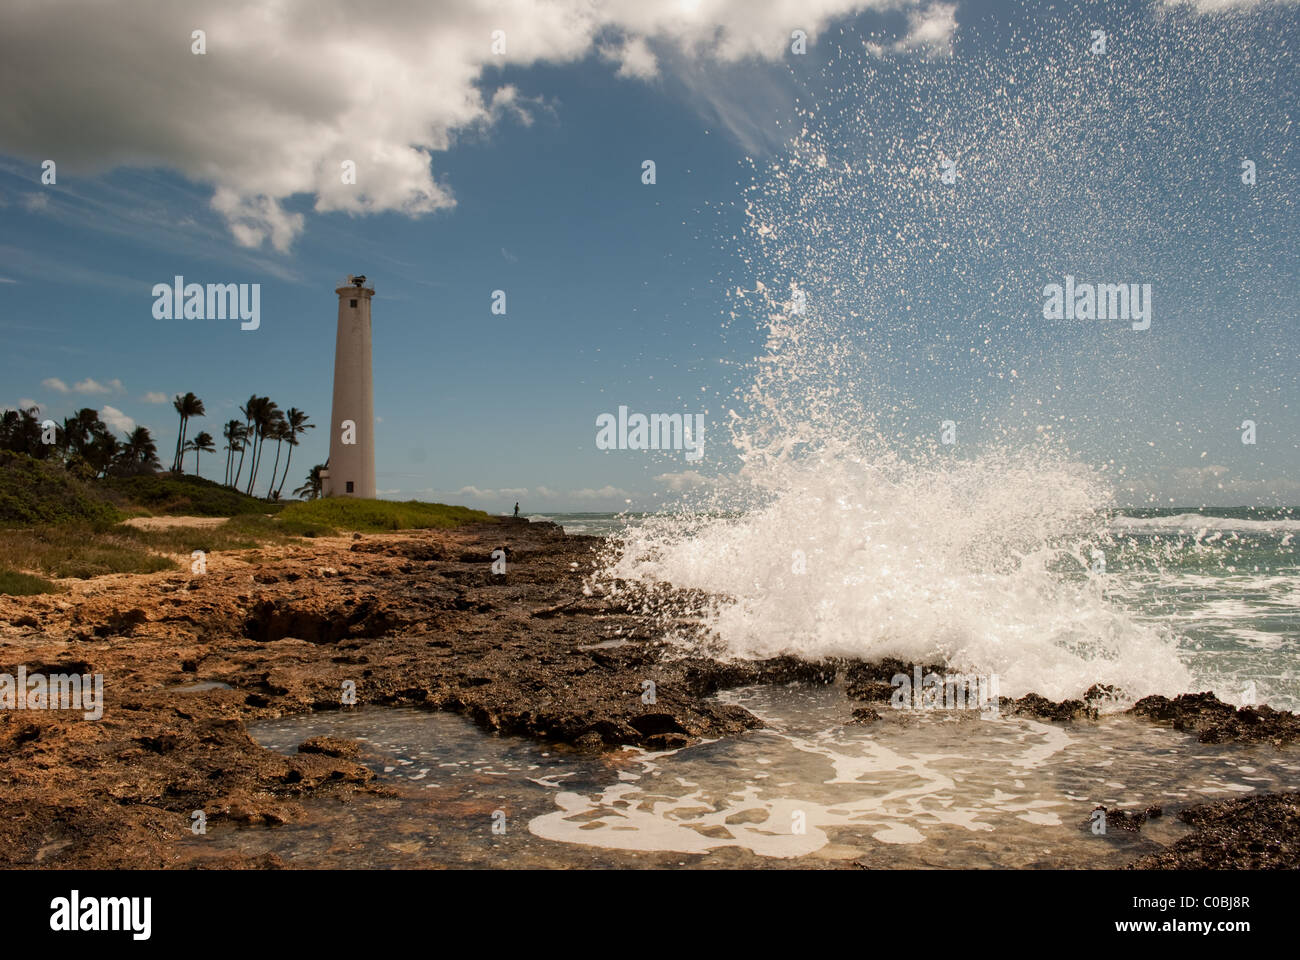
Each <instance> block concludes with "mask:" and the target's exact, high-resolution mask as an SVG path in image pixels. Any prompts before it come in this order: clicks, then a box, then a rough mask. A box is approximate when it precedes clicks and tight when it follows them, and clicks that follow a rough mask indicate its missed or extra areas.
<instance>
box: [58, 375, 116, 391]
mask: <svg viewBox="0 0 1300 960" xmlns="http://www.w3.org/2000/svg"><path fill="white" fill-rule="evenodd" d="M56 389H57V388H56ZM72 389H73V390H75V391H77V393H89V394H104V393H121V392H122V389H123V387H122V381H121V380H110V381H108V383H107V384H103V383H100V382H99V381H98V380H92V379H91V378H90V377H87V378H86V379H85V380H82V381H79V382H78V383H74V384H73V385H72Z"/></svg>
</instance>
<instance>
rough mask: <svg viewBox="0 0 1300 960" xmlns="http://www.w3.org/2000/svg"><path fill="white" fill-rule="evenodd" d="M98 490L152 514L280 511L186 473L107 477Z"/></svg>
mask: <svg viewBox="0 0 1300 960" xmlns="http://www.w3.org/2000/svg"><path fill="white" fill-rule="evenodd" d="M101 487H102V489H103V490H105V491H106V493H107V495H108V496H109V497H111V498H112V499H113V500H114V501H115V502H117V503H118V504H119V505H121V506H122V507H124V508H128V509H129V508H130V507H131V506H136V507H142V508H144V510H146V511H148V512H149V513H153V514H168V515H172V516H188V517H234V516H238V515H240V514H246V513H272V512H275V511H277V510H279V509H280V504H278V503H267V502H266V501H265V500H259V499H257V498H256V497H250V496H248V494H246V493H240V492H239V491H238V490H232V489H231V488H230V487H226V486H222V485H221V484H219V483H216V482H215V481H213V480H205V479H203V478H202V477H196V476H191V475H186V474H182V475H180V476H174V475H171V474H156V475H153V476H138V477H122V478H113V477H110V478H109V479H108V480H105V481H103V482H102V484H101Z"/></svg>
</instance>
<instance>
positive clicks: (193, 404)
mask: <svg viewBox="0 0 1300 960" xmlns="http://www.w3.org/2000/svg"><path fill="white" fill-rule="evenodd" d="M172 407H173V408H175V410H176V412H177V413H178V414H180V418H181V425H180V429H178V430H177V431H176V456H174V457H172V472H173V473H179V472H180V470H181V460H182V459H183V458H184V456H185V431H186V430H187V429H188V428H189V423H190V417H203V416H206V415H207V411H206V410H204V409H203V401H202V400H200V399H199V398H198V397H196V396H195V395H194V394H193V393H187V394H185V396H183V397H182V396H181V395H180V394H177V395H176V398H175V399H174V400H172ZM196 460H197V458H196ZM194 469H195V472H196V473H197V472H198V467H197V466H196V467H195V468H194Z"/></svg>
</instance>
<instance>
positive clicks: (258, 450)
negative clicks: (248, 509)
mask: <svg viewBox="0 0 1300 960" xmlns="http://www.w3.org/2000/svg"><path fill="white" fill-rule="evenodd" d="M265 442H266V441H265V439H264V438H262V437H259V436H258V435H257V434H254V435H253V456H252V458H251V459H250V461H249V467H248V489H247V490H246V491H245V492H246V493H247V494H248V495H249V496H250V497H251V496H252V495H253V485H254V484H256V483H257V468H258V466H259V465H260V463H261V460H262V444H263V443H265Z"/></svg>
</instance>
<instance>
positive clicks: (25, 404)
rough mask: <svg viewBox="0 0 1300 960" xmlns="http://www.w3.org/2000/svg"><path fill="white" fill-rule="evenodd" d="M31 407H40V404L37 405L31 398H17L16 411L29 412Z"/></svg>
mask: <svg viewBox="0 0 1300 960" xmlns="http://www.w3.org/2000/svg"><path fill="white" fill-rule="evenodd" d="M32 407H40V404H39V403H37V402H36V401H35V400H33V399H32V398H31V397H19V398H18V409H20V410H30V409H31V408H32Z"/></svg>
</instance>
